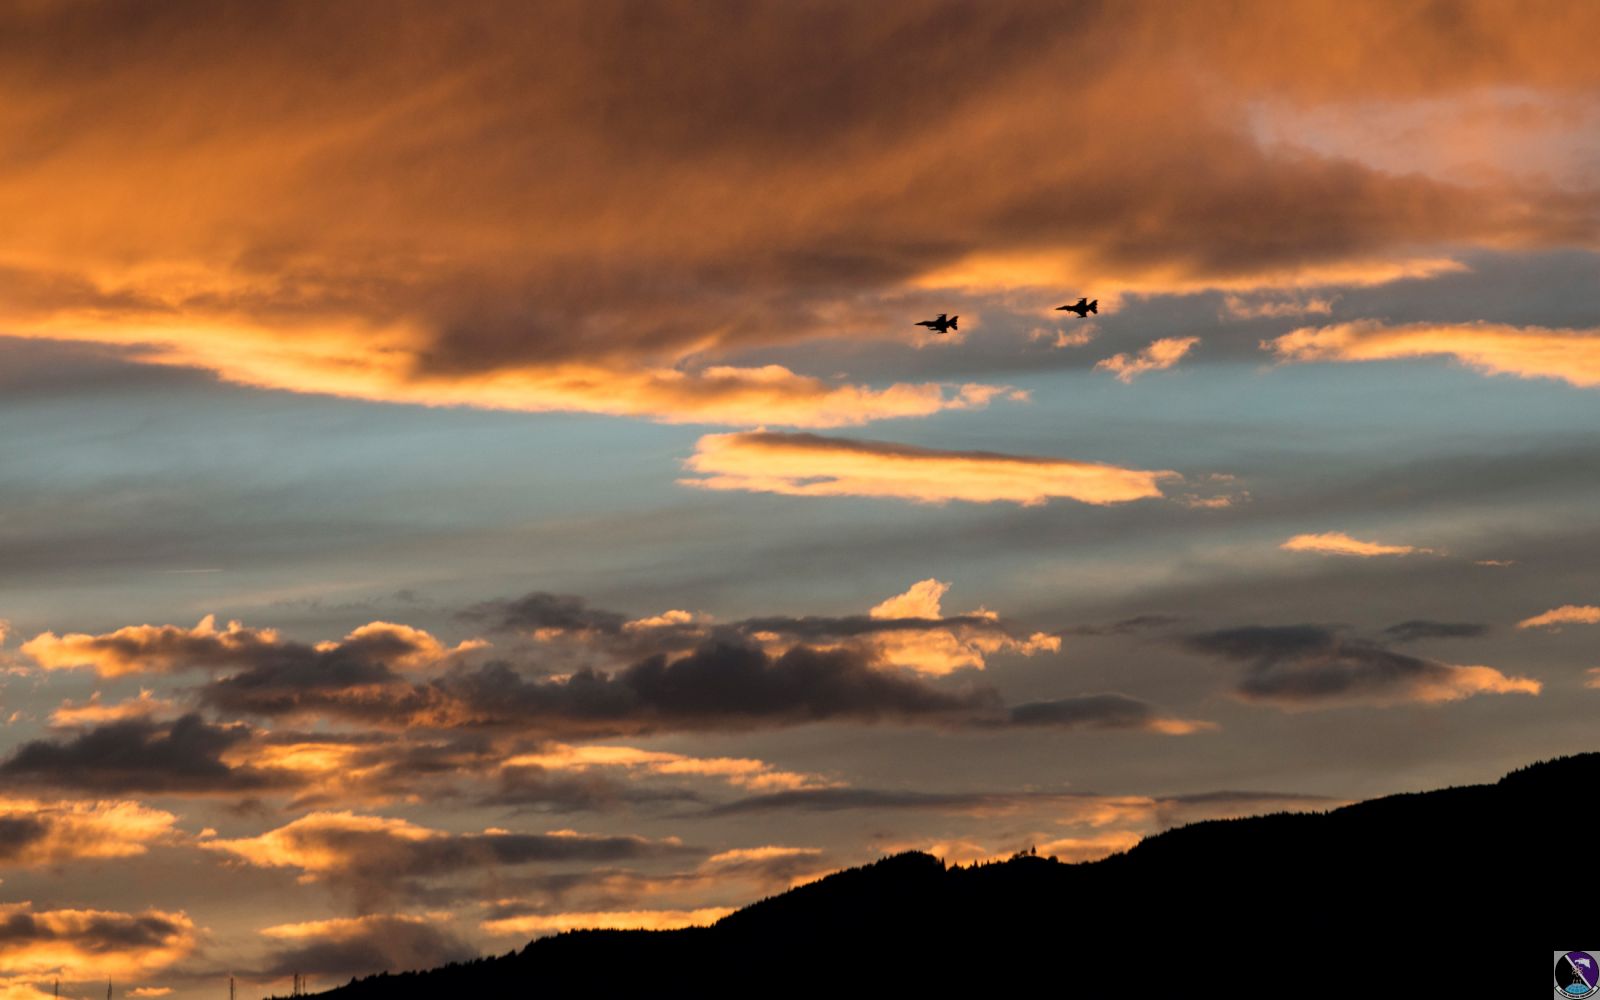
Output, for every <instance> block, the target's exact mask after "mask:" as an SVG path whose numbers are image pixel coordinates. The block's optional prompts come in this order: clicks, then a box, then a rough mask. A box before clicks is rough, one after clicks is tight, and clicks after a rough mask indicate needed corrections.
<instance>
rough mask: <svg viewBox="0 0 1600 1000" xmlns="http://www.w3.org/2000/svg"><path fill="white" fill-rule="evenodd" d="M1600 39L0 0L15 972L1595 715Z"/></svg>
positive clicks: (193, 969) (719, 864) (1567, 746)
mask: <svg viewBox="0 0 1600 1000" xmlns="http://www.w3.org/2000/svg"><path fill="white" fill-rule="evenodd" d="M1597 37H1600V5H1596V4H1593V3H1582V2H1573V3H1544V2H1523V3H1510V2H1483V3H1473V2H1465V0H1463V2H1450V3H1442V2H1441V3H1422V2H1413V0H1381V2H1380V0H1373V2H1351V0H1340V2H1337V3H1335V2H1331V0H1330V2H1326V3H1323V2H1309V0H1297V2H1287V3H1286V2H1261V3H1230V2H1222V0H1216V2H1206V3H1193V4H1175V3H1163V2H1153V0H1152V2H1150V3H1061V2H1051V3H1045V2H1038V3H1031V2H992V0H984V2H981V3H980V2H972V0H969V2H953V3H939V2H922V0H917V2H908V0H884V2H873V3H861V2H828V0H784V2H776V0H774V2H755V0H743V2H720V0H696V2H689V0H681V2H660V0H627V2H623V0H598V2H596V0H589V2H564V0H563V2H542V3H538V4H534V3H511V2H508V3H480V2H468V3H454V4H436V3H415V4H411V3H401V2H388V0H385V2H381V3H380V2H377V0H369V2H357V0H349V2H340V3H310V2H307V3H271V2H269V3H261V2H248V3H245V2H241V3H227V2H217V0H206V2H203V3H201V2H194V3H189V2H165V3H160V4H154V3H136V2H127V3H116V2H108V3H94V2H87V0H86V2H72V0H10V2H5V0H0V640H3V642H0V722H3V724H4V725H3V728H0V1000H40V998H42V997H46V996H51V995H53V986H54V982H55V980H56V979H57V978H58V977H59V978H60V980H61V983H62V996H70V997H74V998H83V997H91V996H93V997H98V996H101V995H103V991H104V989H105V982H106V980H107V979H108V978H110V979H112V980H113V981H114V983H115V985H116V990H117V994H116V995H117V996H118V997H122V996H128V997H158V996H166V997H171V998H174V1000H198V998H218V997H222V996H225V995H226V993H225V991H226V988H227V977H228V975H229V974H230V973H231V974H233V975H235V976H236V977H237V979H238V983H239V996H240V998H241V1000H256V998H259V997H261V996H263V995H266V994H269V993H272V992H277V993H280V994H286V993H288V991H289V989H290V984H291V976H292V975H293V974H294V973H296V972H299V973H303V974H305V975H306V977H307V978H308V980H309V981H310V984H311V985H312V987H314V988H321V987H326V986H331V985H334V984H336V983H341V982H343V981H345V980H347V979H348V978H349V977H351V976H352V975H364V974H367V973H372V972H377V971H381V970H383V969H385V968H388V969H394V970H399V969H405V968H416V967H423V966H431V965H437V964H440V963H443V962H446V961H451V960H454V959H460V958H466V957H472V956H475V955H478V954H491V953H503V952H505V951H508V950H511V949H514V948H520V947H521V946H522V945H524V944H525V943H526V942H527V941H528V940H529V939H530V938H533V937H535V936H538V935H541V934H547V933H553V932H556V931H559V930H563V929H567V928H573V927H584V926H623V927H673V926H683V925H685V924H691V923H705V922H709V921H711V920H714V919H716V918H717V917H719V916H720V915H721V914H723V913H725V912H727V911H728V910H729V909H731V908H735V907H738V906H740V905H742V904H744V903H747V902H751V901H753V900H755V899H758V898H760V897H762V896H765V895H769V894H773V893H776V892H780V891H782V890H783V889H785V888H787V887H789V886H790V885H793V884H797V883H799V882H803V881H806V880H809V879H811V878H814V877H816V876H818V875H820V874H823V873H826V872H828V871H831V870H835V869H837V868H840V867H844V866H849V865H855V864H860V863H862V862H866V861H870V860H873V859H875V858H877V857H879V856H882V855H883V854H886V853H890V852H894V851H900V850H907V849H913V848H915V849H923V850H929V851H932V852H933V853H936V854H938V855H940V856H942V857H944V858H946V859H948V860H959V861H962V862H966V861H970V860H974V859H984V858H991V857H997V856H1001V857H1003V856H1007V855H1009V854H1010V853H1012V852H1014V851H1016V850H1019V849H1025V848H1027V847H1029V846H1036V847H1037V849H1038V851H1039V853H1040V854H1055V855H1057V856H1058V857H1060V858H1062V859H1064V860H1086V859H1093V858H1098V857H1102V856H1105V855H1106V854H1109V853H1112V852H1114V851H1118V850H1123V849H1126V848H1127V847H1129V846H1131V845H1133V844H1134V843H1136V842H1137V841H1138V840H1139V838H1140V837H1141V836H1144V835H1146V834H1149V833H1152V832H1156V831H1159V830H1161V829H1164V828H1166V827H1170V826H1172V825H1175V824H1180V823H1185V822H1190V821H1193V820H1198V819H1204V818H1211V817H1222V816H1237V815H1245V814H1253V813H1260V812H1269V811H1274V810H1280V809H1324V808H1329V807H1331V806H1334V805H1338V804H1340V803H1344V802H1348V801H1351V800H1355V799H1360V798H1367V797H1371V796H1375V795H1382V794H1388V793H1392V792H1399V791H1410V790H1420V789H1425V788H1433V787H1438V786H1442V785H1446V784H1452V783H1466V782H1478V781H1487V780H1493V779H1495V778H1497V777H1498V776H1499V775H1500V774H1502V773H1503V772H1505V771H1506V770H1509V769H1510V768H1512V767H1515V766H1519V765H1521V764H1525V763H1528V762H1530V761H1532V760H1535V759H1540V758H1545V757H1549V756H1553V755H1557V754H1563V753H1572V752H1578V751H1584V750H1593V749H1596V748H1597V747H1596V741H1595V738H1594V733H1595V721H1594V720H1595V718H1596V716H1597V713H1600V654H1597V653H1596V652H1595V648H1594V642H1595V638H1596V637H1600V584H1597V580H1596V566H1597V565H1600V506H1597V505H1596V497H1597V495H1600V494H1597V490H1600V434H1597V431H1596V428H1597V427H1600V297H1597V291H1600V281H1597V278H1600V225H1597V223H1600V184H1597V182H1596V180H1595V179H1596V177H1600V60H1596V59H1595V57H1594V53H1593V47H1594V40H1595V39H1596V38H1597ZM1079 296H1087V297H1089V298H1091V299H1098V300H1099V313H1098V314H1096V315H1090V316H1088V317H1087V318H1083V319H1080V318H1078V317H1077V316H1075V315H1072V314H1070V313H1065V312H1060V311H1056V310H1055V308H1054V307H1056V306H1058V305H1061V304H1063V303H1067V302H1074V301H1076V300H1077V299H1078V297H1079ZM941 312H942V313H948V314H952V315H959V316H960V325H959V329H958V330H956V331H952V332H951V333H949V334H946V335H938V334H935V333H930V332H929V331H928V330H926V329H924V328H921V327H917V326H914V325H913V324H914V323H915V322H916V321H918V320H923V319H928V318H931V317H933V316H935V315H937V314H939V313H941Z"/></svg>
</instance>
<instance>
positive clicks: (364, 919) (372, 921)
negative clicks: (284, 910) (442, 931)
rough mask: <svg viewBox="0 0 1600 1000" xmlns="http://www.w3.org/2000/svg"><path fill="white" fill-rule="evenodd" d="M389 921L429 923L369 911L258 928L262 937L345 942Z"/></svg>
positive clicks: (409, 917)
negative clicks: (366, 913)
mask: <svg viewBox="0 0 1600 1000" xmlns="http://www.w3.org/2000/svg"><path fill="white" fill-rule="evenodd" d="M390 923H402V924H413V925H415V926H418V927H423V926H431V924H432V921H430V920H428V918H426V917H418V916H409V915H406V914H400V913H396V914H369V915H367V916H361V917H334V918H333V919H331V920H305V921H301V922H299V923H293V924H276V925H274V926H271V927H263V928H261V931H260V933H261V936H262V937H269V938H272V939H273V940H276V941H348V940H352V939H356V938H361V937H365V936H366V935H367V934H368V933H370V931H371V929H372V927H373V926H374V925H386V924H390Z"/></svg>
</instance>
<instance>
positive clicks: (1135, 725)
mask: <svg viewBox="0 0 1600 1000" xmlns="http://www.w3.org/2000/svg"><path fill="white" fill-rule="evenodd" d="M1010 721H1011V725H1013V726H1051V727H1056V728H1061V729H1074V728H1079V727H1083V728H1089V729H1146V730H1153V731H1156V732H1167V733H1187V732H1194V731H1195V730H1196V729H1201V728H1206V727H1207V726H1206V724H1205V723H1198V722H1191V721H1188V720H1184V719H1175V718H1172V717H1170V716H1164V715H1162V714H1161V713H1160V712H1159V711H1157V710H1156V709H1155V708H1154V707H1153V706H1151V705H1150V704H1148V703H1147V702H1143V701H1140V700H1138V699H1137V698H1130V697H1128V696H1127V695H1123V694H1089V695H1080V696H1078V697H1076V698H1058V699H1056V700H1054V701H1035V702H1029V703H1027V704H1025V705H1017V706H1015V707H1014V708H1012V709H1011V714H1010Z"/></svg>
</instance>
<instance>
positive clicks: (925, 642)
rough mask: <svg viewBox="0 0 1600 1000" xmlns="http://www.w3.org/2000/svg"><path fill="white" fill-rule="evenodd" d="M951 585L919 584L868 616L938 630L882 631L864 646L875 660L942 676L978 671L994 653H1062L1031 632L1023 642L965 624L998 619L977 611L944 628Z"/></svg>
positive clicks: (1048, 638) (1055, 640)
mask: <svg viewBox="0 0 1600 1000" xmlns="http://www.w3.org/2000/svg"><path fill="white" fill-rule="evenodd" d="M949 589H950V584H948V583H945V582H943V581H940V580H934V579H931V578H930V579H927V580H920V581H918V582H916V583H914V584H912V585H911V588H910V589H909V590H907V591H906V592H905V593H903V594H898V595H896V596H894V597H891V598H889V599H888V600H886V601H883V602H882V603H880V604H878V605H876V606H875V607H873V608H872V610H871V611H870V612H869V615H870V616H871V617H872V618H876V619H880V620H882V619H914V618H922V619H927V620H929V621H930V623H932V622H939V623H941V624H937V625H931V626H930V627H929V628H925V629H906V630H901V631H892V632H890V631H885V632H880V633H877V634H876V635H873V636H871V637H870V638H868V639H865V640H863V641H864V642H866V643H867V644H869V645H870V646H871V647H872V649H873V652H874V655H875V657H876V658H877V659H879V660H881V661H882V662H883V663H886V664H889V665H891V666H896V667H902V668H905V669H907V670H915V671H917V672H918V673H924V674H933V675H936V676H937V675H942V674H949V673H953V672H955V671H957V670H982V669H983V668H984V666H985V664H986V663H987V658H988V657H990V656H993V655H995V654H997V653H1017V654H1021V655H1023V656H1033V655H1035V654H1037V653H1054V652H1057V651H1059V650H1060V649H1061V639H1060V638H1059V637H1057V636H1053V635H1047V634H1045V633H1043V632H1035V633H1034V634H1032V635H1030V636H1028V637H1027V638H1025V639H1020V638H1016V637H1013V636H1012V635H1010V634H1008V633H1007V632H1005V631H1002V630H999V629H997V628H988V627H982V628H975V627H973V626H972V625H971V624H968V622H972V621H976V622H979V623H989V622H994V623H996V624H998V622H999V620H1000V616H999V615H997V614H995V613H994V612H993V611H987V610H985V609H983V608H979V609H978V610H976V611H969V612H967V613H966V614H964V615H960V616H958V617H957V618H956V619H955V620H953V621H951V622H950V623H949V624H944V622H945V618H944V612H943V610H942V601H943V598H944V595H945V592H946V591H948V590H949Z"/></svg>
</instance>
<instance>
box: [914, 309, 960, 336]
mask: <svg viewBox="0 0 1600 1000" xmlns="http://www.w3.org/2000/svg"><path fill="white" fill-rule="evenodd" d="M960 318H961V317H960V316H951V317H950V318H949V319H945V318H944V313H940V314H939V318H938V319H925V320H923V321H922V322H920V323H917V324H916V325H917V326H925V327H927V328H928V329H930V330H932V331H933V332H934V333H949V332H950V331H951V330H954V329H957V327H956V320H958V319H960Z"/></svg>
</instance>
